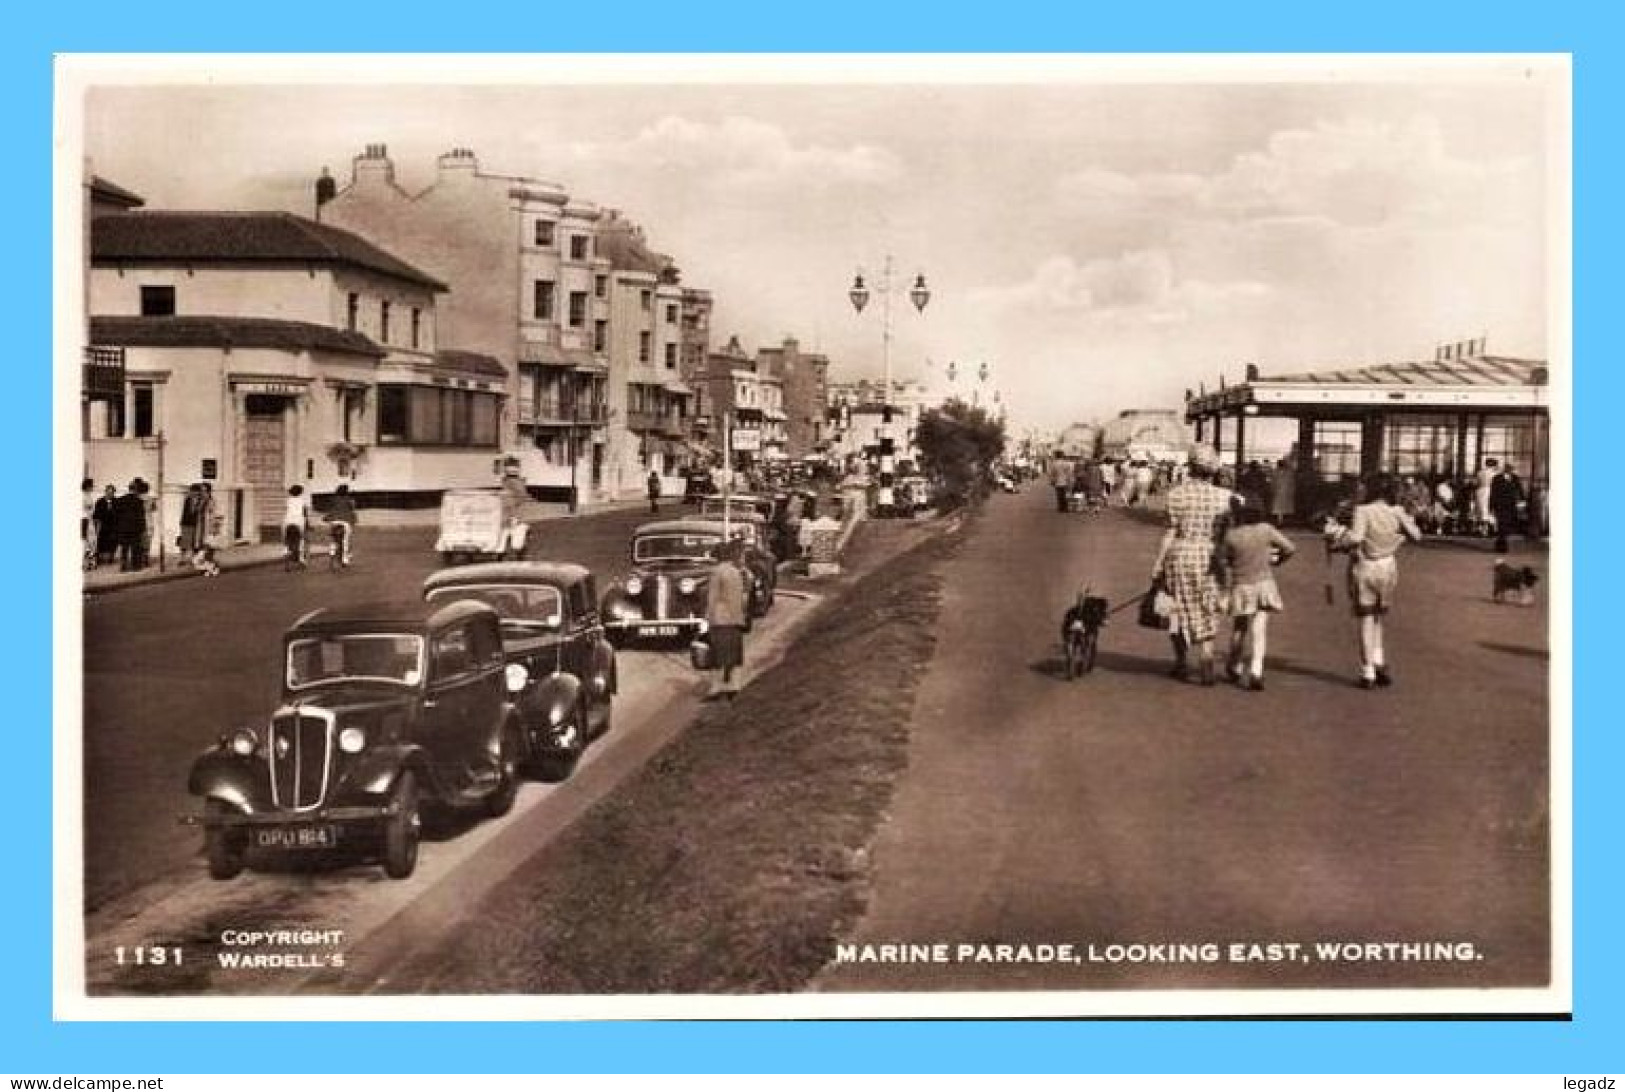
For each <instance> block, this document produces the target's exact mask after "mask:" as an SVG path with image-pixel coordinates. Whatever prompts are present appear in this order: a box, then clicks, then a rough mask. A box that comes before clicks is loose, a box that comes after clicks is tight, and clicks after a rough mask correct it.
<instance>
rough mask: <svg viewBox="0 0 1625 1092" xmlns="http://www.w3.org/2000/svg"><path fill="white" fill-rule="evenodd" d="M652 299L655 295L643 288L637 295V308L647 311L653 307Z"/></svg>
mask: <svg viewBox="0 0 1625 1092" xmlns="http://www.w3.org/2000/svg"><path fill="white" fill-rule="evenodd" d="M654 298H655V294H654V293H653V292H651V291H649V290H648V289H647V288H645V289H644V290H643V291H642V292H639V293H638V306H639V307H641V308H643V309H644V310H645V311H647V310H649V308H650V307H652V306H653V305H654Z"/></svg>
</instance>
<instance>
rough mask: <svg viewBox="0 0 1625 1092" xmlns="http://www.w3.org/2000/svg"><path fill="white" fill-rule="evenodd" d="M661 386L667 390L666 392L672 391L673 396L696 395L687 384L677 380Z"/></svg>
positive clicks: (670, 380) (667, 381)
mask: <svg viewBox="0 0 1625 1092" xmlns="http://www.w3.org/2000/svg"><path fill="white" fill-rule="evenodd" d="M660 385H661V386H662V387H664V388H666V390H668V391H670V392H671V393H672V394H683V395H688V394H693V393H694V388H693V387H690V386H689V385H688V384H687V383H684V382H682V381H681V380H677V379H668V380H666V382H664V383H662V384H660Z"/></svg>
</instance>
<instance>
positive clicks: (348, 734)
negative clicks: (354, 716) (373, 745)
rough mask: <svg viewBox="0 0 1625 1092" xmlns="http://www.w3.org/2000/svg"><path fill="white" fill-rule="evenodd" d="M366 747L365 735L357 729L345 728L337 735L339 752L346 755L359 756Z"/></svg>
mask: <svg viewBox="0 0 1625 1092" xmlns="http://www.w3.org/2000/svg"><path fill="white" fill-rule="evenodd" d="M366 745H367V733H365V732H363V731H362V730H361V729H359V728H346V729H344V730H343V731H342V732H340V733H339V750H341V751H343V752H344V753H345V754H347V755H356V754H360V753H361V749H362V748H363V747H365V746H366Z"/></svg>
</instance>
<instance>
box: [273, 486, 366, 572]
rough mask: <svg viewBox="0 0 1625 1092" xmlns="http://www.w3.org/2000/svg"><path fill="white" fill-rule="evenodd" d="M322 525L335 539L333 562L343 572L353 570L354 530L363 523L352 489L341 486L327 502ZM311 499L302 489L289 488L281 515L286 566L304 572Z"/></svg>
mask: <svg viewBox="0 0 1625 1092" xmlns="http://www.w3.org/2000/svg"><path fill="white" fill-rule="evenodd" d="M326 509H327V510H326V511H325V512H323V513H322V522H323V523H325V524H327V527H328V533H329V534H330V535H331V536H332V539H333V544H332V549H333V556H334V561H335V562H336V563H337V564H338V567H339V568H341V569H347V568H349V567H350V564H351V562H352V561H353V560H354V549H355V546H354V542H355V527H356V524H357V523H358V522H360V519H361V517H360V514H359V513H358V512H357V511H356V505H355V498H354V497H352V496H351V495H350V486H349V485H348V484H347V483H344V482H340V483H339V485H338V487H337V488H335V489H334V490H333V495H332V497H330V498H329V499H328V501H327V505H326ZM312 511H313V509H312V507H311V497H310V495H309V494H308V493H306V492H305V487H304V486H302V485H290V486H289V487H288V500H287V503H286V504H285V505H284V507H283V511H282V545H283V549H284V550H285V555H284V566H285V567H286V568H290V569H294V568H297V569H304V568H308V567H309V565H310V525H311V513H312Z"/></svg>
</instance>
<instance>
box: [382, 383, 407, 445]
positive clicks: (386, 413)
mask: <svg viewBox="0 0 1625 1092" xmlns="http://www.w3.org/2000/svg"><path fill="white" fill-rule="evenodd" d="M409 390H410V388H408V387H389V386H384V387H379V388H378V442H379V443H381V444H390V443H394V444H399V443H404V442H405V441H406V433H407V428H406V417H407V410H406V406H407V392H408V391H409Z"/></svg>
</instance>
